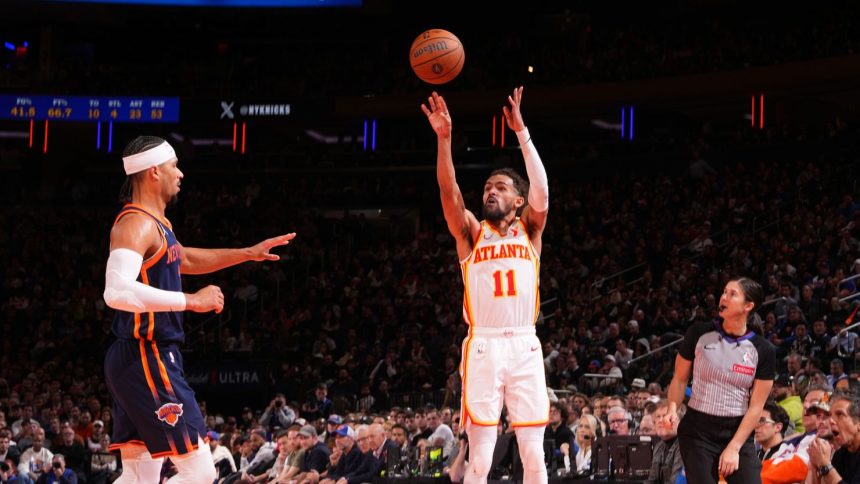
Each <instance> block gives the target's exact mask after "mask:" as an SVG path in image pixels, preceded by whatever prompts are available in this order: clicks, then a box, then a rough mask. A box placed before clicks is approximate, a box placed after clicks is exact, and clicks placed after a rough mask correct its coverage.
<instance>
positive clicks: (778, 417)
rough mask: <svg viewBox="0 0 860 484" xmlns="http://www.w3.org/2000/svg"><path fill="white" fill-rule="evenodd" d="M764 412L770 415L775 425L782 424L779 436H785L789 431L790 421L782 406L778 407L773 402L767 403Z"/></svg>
mask: <svg viewBox="0 0 860 484" xmlns="http://www.w3.org/2000/svg"><path fill="white" fill-rule="evenodd" d="M764 410H767V411H768V413H770V418H771V420H773V421H774V422H775V423H778V424H782V428H781V429H780V430H779V434H780V435H782V436H785V432H786V430H788V425H789V423H790V420H789V418H788V412H786V411H785V409H784V408H782V406H780V405H777V404H776V403H773V402H767V403H765V404H764Z"/></svg>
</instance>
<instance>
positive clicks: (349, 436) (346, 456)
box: [320, 424, 373, 484]
mask: <svg viewBox="0 0 860 484" xmlns="http://www.w3.org/2000/svg"><path fill="white" fill-rule="evenodd" d="M334 436H335V446H336V450H335V452H337V453H340V457H339V458H338V459H337V464H336V465H334V466H332V467H330V468H329V469H328V474H327V477H326V478H325V479H323V480H321V481H320V484H360V483H361V481H357V480H355V478H354V476H356V475H360V474H362V473H366V472H368V471H369V470H370V468H371V466H372V465H373V464H372V462H373V459H372V457H371V455H370V454H369V453H368V454H367V455H363V454H362V453H361V450H360V449H359V448H358V445H356V441H355V440H356V438H355V437H356V434H355V430H354V429H353V428H352V427H350V426H349V425H346V424H343V425H341V426H339V427H338V428H337V430H335V432H334ZM332 455H334V454H332Z"/></svg>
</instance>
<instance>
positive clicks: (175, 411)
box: [155, 403, 182, 427]
mask: <svg viewBox="0 0 860 484" xmlns="http://www.w3.org/2000/svg"><path fill="white" fill-rule="evenodd" d="M155 415H156V416H158V420H161V421H162V422H164V423H166V424H167V425H170V426H171V427H175V426H176V422H178V421H179V417H181V416H182V404H181V403H165V404H164V405H162V406H161V408H159V409H158V410H156V411H155Z"/></svg>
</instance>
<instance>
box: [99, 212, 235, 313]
mask: <svg viewBox="0 0 860 484" xmlns="http://www.w3.org/2000/svg"><path fill="white" fill-rule="evenodd" d="M157 231H158V228H157V227H156V226H155V223H154V222H153V221H152V220H149V218H148V217H137V216H128V217H124V218H122V219H121V220H120V221H119V222H117V224H116V225H114V228H113V230H111V236H110V239H111V251H110V256H108V261H107V268H106V270H105V290H104V300H105V303H106V304H107V305H108V306H109V307H111V308H113V309H118V310H121V311H128V312H132V313H141V312H164V311H183V310H186V309H187V310H189V311H196V312H207V311H212V310H215V311H221V309H223V307H224V296H223V295H222V294H221V290H220V289H218V288H217V287H216V286H207V287H205V288H203V289H201V290H200V291H198V292H196V293H194V294H183V293H181V292H179V291H165V290H163V289H158V288H155V287H151V286H148V285H146V284H143V283H141V282H138V281H137V276H138V275H139V274H140V272H141V269H142V268H143V256H144V255H145V254H146V252H147V250H148V249H149V248H150V245H151V244H154V242H153V241H154V240H155V238H156V237H157Z"/></svg>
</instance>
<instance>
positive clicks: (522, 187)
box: [488, 168, 529, 200]
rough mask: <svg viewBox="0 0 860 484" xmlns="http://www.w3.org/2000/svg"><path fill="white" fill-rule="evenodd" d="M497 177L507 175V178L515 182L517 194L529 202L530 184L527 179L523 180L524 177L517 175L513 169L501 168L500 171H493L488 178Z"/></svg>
mask: <svg viewBox="0 0 860 484" xmlns="http://www.w3.org/2000/svg"><path fill="white" fill-rule="evenodd" d="M496 175H505V176H506V177H509V178H510V179H511V180H512V181H513V182H514V189H515V190H516V191H517V193H518V194H519V195H520V196H521V197H523V198H525V199H526V200H528V196H529V182H528V181H527V180H526V179H525V178H523V177H522V175H520V174H519V173H517V172H516V170H514V169H513V168H499V169H498V170H493V172H492V173H490V176H489V177H488V178H491V177H494V176H496Z"/></svg>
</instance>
